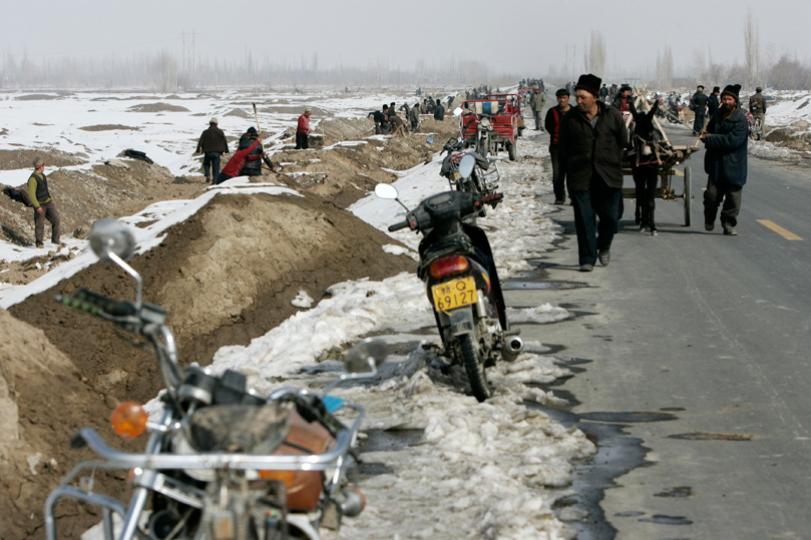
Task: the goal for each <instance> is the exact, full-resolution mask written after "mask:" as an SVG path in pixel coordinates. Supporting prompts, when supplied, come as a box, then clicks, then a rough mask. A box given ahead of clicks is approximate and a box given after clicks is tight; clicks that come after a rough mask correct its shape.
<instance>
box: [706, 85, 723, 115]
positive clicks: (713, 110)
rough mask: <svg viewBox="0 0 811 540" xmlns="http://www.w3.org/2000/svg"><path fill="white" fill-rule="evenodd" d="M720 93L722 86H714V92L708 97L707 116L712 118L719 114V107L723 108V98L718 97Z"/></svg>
mask: <svg viewBox="0 0 811 540" xmlns="http://www.w3.org/2000/svg"><path fill="white" fill-rule="evenodd" d="M719 94H721V87H720V86H714V87H713V88H712V93H711V94H710V95H709V96H708V97H707V117H708V118H709V119H710V120H712V119H713V117H714V116H715V115H716V114H718V109H719V108H721V98H720V97H718V96H719Z"/></svg>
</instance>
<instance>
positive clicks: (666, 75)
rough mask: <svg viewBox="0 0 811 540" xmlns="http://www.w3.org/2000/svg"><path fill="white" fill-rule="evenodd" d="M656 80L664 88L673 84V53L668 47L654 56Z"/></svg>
mask: <svg viewBox="0 0 811 540" xmlns="http://www.w3.org/2000/svg"><path fill="white" fill-rule="evenodd" d="M656 80H657V81H658V82H659V84H661V85H662V86H665V87H668V86H670V85H671V84H673V51H672V50H671V49H670V45H668V46H666V47H665V50H664V51H663V52H661V53H659V54H657V55H656Z"/></svg>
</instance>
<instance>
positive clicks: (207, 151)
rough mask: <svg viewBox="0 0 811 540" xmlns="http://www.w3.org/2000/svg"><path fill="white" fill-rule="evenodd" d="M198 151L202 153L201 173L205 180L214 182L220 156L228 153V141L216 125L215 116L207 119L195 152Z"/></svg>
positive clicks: (217, 172) (218, 172)
mask: <svg viewBox="0 0 811 540" xmlns="http://www.w3.org/2000/svg"><path fill="white" fill-rule="evenodd" d="M200 152H202V153H203V174H204V175H205V177H206V182H208V183H211V182H215V181H216V180H217V177H218V176H219V175H220V156H222V155H223V154H227V153H228V141H226V140H225V133H223V132H222V130H221V129H220V128H219V127H217V119H216V118H212V119H211V120H209V121H208V129H206V130H205V131H203V133H202V135H200V140H199V141H198V142H197V150H196V153H198V154H199V153H200Z"/></svg>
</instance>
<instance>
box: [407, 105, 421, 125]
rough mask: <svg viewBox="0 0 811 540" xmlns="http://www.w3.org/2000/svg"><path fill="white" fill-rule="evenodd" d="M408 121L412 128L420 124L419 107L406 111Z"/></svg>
mask: <svg viewBox="0 0 811 540" xmlns="http://www.w3.org/2000/svg"><path fill="white" fill-rule="evenodd" d="M408 120H409V122H411V125H412V126H416V125H419V123H420V108H419V107H411V110H410V111H408Z"/></svg>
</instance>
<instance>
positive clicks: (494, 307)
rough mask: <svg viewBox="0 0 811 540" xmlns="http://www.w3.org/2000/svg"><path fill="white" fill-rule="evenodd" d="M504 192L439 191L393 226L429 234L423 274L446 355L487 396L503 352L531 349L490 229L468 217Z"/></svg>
mask: <svg viewBox="0 0 811 540" xmlns="http://www.w3.org/2000/svg"><path fill="white" fill-rule="evenodd" d="M474 163H475V158H474V157H473V156H471V155H467V156H465V157H463V158H462V161H461V163H460V165H459V170H460V173H461V174H462V175H463V176H469V175H470V174H471V171H472V169H473V166H474ZM375 193H376V194H377V196H378V197H380V198H383V199H394V200H397V201H398V202H400V199H399V195H398V193H397V189H396V188H395V187H394V186H391V185H389V184H378V185H377V187H376V188H375ZM502 198H503V195H502V194H501V193H487V194H479V193H470V192H465V191H446V192H443V193H438V194H436V195H432V196H430V197H428V198H427V199H425V200H423V201H422V202H420V204H419V205H418V206H417V207H416V208H415V209H414V210H409V211H408V212H407V214H406V218H405V220H403V221H401V222H399V223H396V224H394V225H391V226H390V227H389V228H388V229H389V231H392V232H393V231H397V230H400V229H404V228H406V227H408V228H409V229H411V230H412V231H417V232H419V233H422V234H423V239H422V241H421V242H420V246H419V255H420V262H419V266H418V270H417V274H418V276H419V277H420V278H421V279H422V280H423V281H424V282H425V285H426V291H427V294H428V299H429V301H430V302H431V305H432V306H433V308H434V316H435V319H436V324H437V329H438V330H439V335H440V337H441V339H442V345H443V349H444V352H445V355H446V356H447V357H448V358H449V359H450V360H451V362H452V363H453V364H458V365H461V366H463V367H464V369H465V372H466V373H467V377H468V381H469V382H470V387H471V390H472V392H473V395H474V396H475V397H476V399H477V400H479V401H485V400H486V399H487V398H489V397H490V396H491V395H492V388H491V386H490V383H489V381H488V380H487V375H486V371H485V370H486V368H487V367H490V366H493V365H494V364H495V363H496V361H497V360H498V359H499V358H504V359H507V360H512V359H514V358H515V357H516V356H517V355H518V353H520V352H521V350H522V348H523V342H522V341H521V338H520V337H519V336H518V332H512V331H510V330H509V326H508V323H507V314H506V308H505V304H504V296H503V294H502V291H501V283H500V281H499V278H498V272H497V270H496V265H495V261H494V259H493V252H492V249H491V248H490V243H489V241H488V239H487V235H486V234H485V232H484V231H483V230H482V229H481V228H479V227H477V226H476V225H473V224H472V223H469V222H468V221H467V220H466V218H467V217H469V216H472V215H474V214H476V213H477V212H479V210H480V209H481V208H482V206H484V205H486V204H489V205H491V206H494V207H495V205H497V204H498V203H499V202H500V201H501V200H502ZM400 204H401V205H402V204H403V203H402V202H400Z"/></svg>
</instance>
